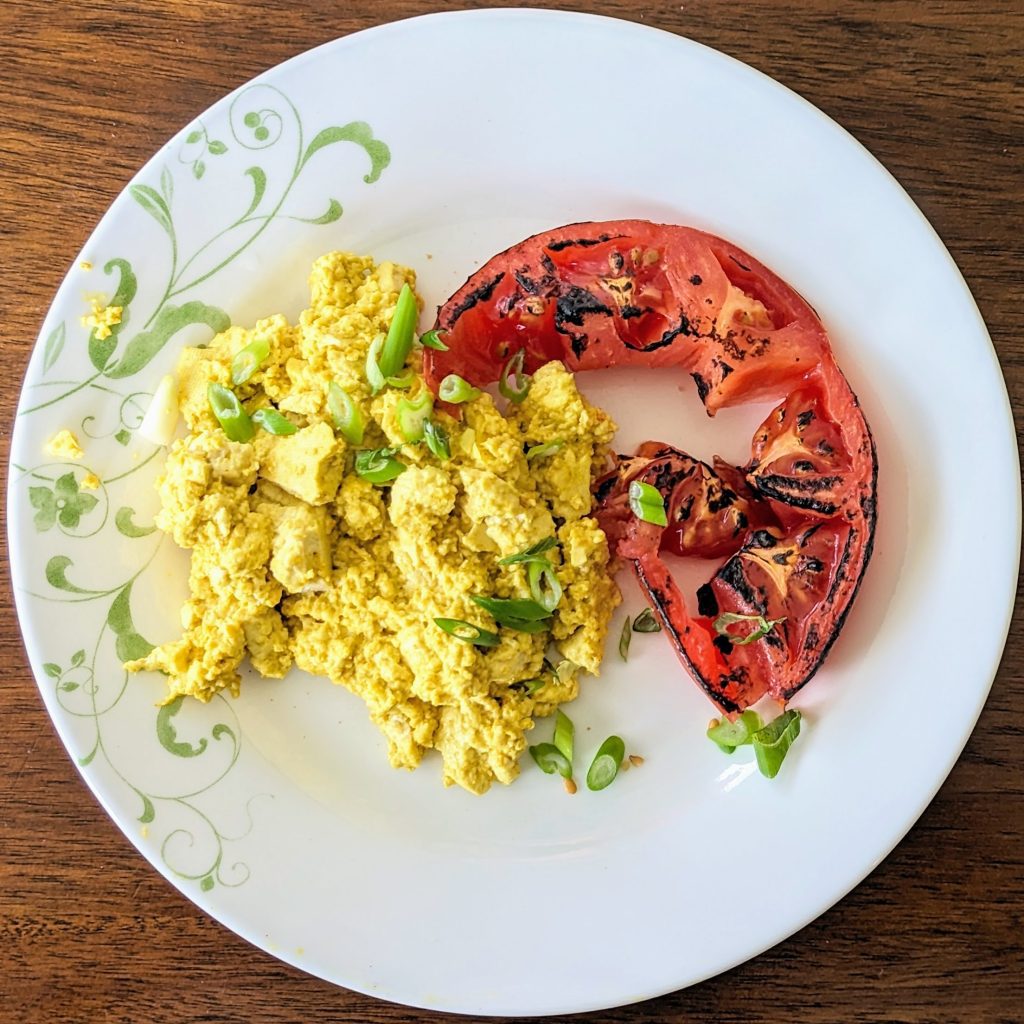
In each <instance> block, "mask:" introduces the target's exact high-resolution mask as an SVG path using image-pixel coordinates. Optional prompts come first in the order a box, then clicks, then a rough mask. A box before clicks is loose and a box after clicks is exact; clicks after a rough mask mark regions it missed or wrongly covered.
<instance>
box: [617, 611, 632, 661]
mask: <svg viewBox="0 0 1024 1024" xmlns="http://www.w3.org/2000/svg"><path fill="white" fill-rule="evenodd" d="M632 639H633V633H632V631H631V630H630V621H629V616H628V615H627V616H626V621H625V622H624V623H623V624H622V632H621V633H620V634H619V657H620V658H621V659H622V660H623V661H627V660H628V659H629V641H630V640H632Z"/></svg>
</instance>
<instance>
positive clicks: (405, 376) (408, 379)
mask: <svg viewBox="0 0 1024 1024" xmlns="http://www.w3.org/2000/svg"><path fill="white" fill-rule="evenodd" d="M384 380H385V382H386V383H387V384H390V385H391V387H393V388H398V389H399V391H408V390H409V388H411V387H412V386H413V384H414V383H415V381H416V374H415V373H413V372H412V370H403V371H402V372H401V373H399V374H398V375H397V376H394V377H385V378H384Z"/></svg>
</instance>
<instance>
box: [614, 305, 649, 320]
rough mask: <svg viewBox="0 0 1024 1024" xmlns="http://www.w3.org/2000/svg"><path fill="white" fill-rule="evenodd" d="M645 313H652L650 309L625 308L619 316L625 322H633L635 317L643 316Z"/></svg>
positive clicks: (620, 311)
mask: <svg viewBox="0 0 1024 1024" xmlns="http://www.w3.org/2000/svg"><path fill="white" fill-rule="evenodd" d="M644 313H650V309H641V308H640V307H639V306H623V307H622V309H620V310H619V316H621V317H622V319H623V320H632V319H633V317H637V316H643V315H644Z"/></svg>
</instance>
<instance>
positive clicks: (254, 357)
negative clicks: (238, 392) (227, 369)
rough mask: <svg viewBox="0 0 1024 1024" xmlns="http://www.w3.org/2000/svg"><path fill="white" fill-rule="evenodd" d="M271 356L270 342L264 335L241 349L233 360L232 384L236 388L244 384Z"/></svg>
mask: <svg viewBox="0 0 1024 1024" xmlns="http://www.w3.org/2000/svg"><path fill="white" fill-rule="evenodd" d="M269 355H270V342H269V341H268V340H267V338H266V337H265V336H264V335H259V336H258V337H256V338H254V339H253V340H252V341H251V342H249V344H248V345H246V346H245V348H243V349H239V350H238V351H237V352H236V353H235V356H234V358H233V359H232V360H231V382H232V384H234V385H235V386H236V387H237V386H238V385H239V384H244V383H245V382H246V381H247V380H248V379H249V378H250V377H251V376H252V375H253V374H254V373H255V372H256V371H257V370H258V369H259V368H260V367H261V366H262V365H263V364H264V363H265V362H266V361H267V356H269Z"/></svg>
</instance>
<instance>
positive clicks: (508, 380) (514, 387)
mask: <svg viewBox="0 0 1024 1024" xmlns="http://www.w3.org/2000/svg"><path fill="white" fill-rule="evenodd" d="M525 361H526V349H524V348H521V349H520V350H519V351H518V352H517V353H516V354H515V355H514V356H513V357H512V358H511V359H510V360H509V361H508V362H507V363H506V364H505V368H504V369H503V370H502V371H501V377H499V378H498V391H499V392H500V393H501V394H502V395H503V396H504V397H505V398H507V399H508V400H509V401H510V402H515V403H516V404H517V405H518V404H519V403H520V402H521V401H522V400H523V399H524V398H525V397H526V395H527V393H528V392H529V390H530V378H529V376H528V375H527V374H525V373H524V372H523V363H524V362H525Z"/></svg>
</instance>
